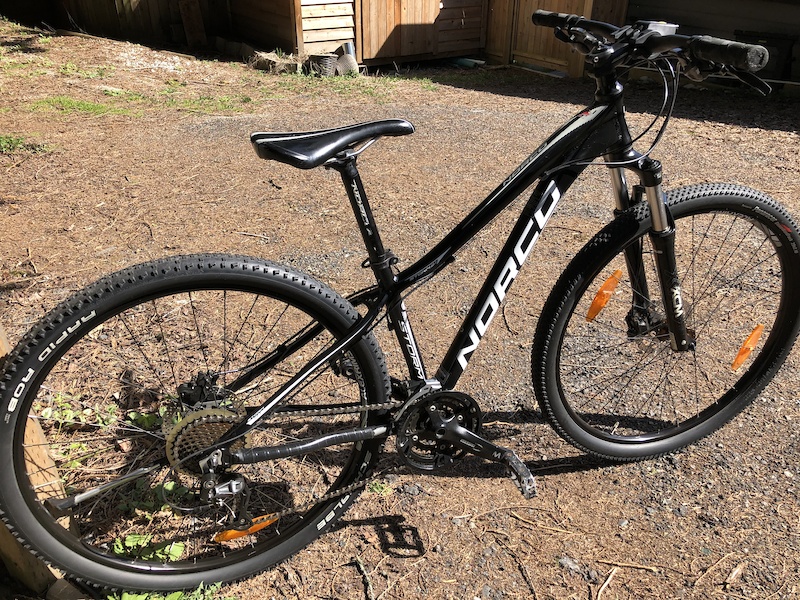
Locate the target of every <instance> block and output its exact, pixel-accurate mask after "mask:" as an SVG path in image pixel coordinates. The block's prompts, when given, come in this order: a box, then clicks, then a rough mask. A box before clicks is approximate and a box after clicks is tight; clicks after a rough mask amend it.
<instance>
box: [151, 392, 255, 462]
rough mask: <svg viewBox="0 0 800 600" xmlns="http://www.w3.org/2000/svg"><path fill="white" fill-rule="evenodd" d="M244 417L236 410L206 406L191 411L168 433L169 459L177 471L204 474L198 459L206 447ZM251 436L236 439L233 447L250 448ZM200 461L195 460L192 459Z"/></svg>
mask: <svg viewBox="0 0 800 600" xmlns="http://www.w3.org/2000/svg"><path fill="white" fill-rule="evenodd" d="M240 420H241V417H240V416H239V415H237V414H236V413H235V412H233V411H230V410H224V409H221V408H207V409H205V410H199V411H196V412H194V413H190V414H189V415H187V416H186V417H185V418H184V419H182V420H181V421H179V422H178V423H177V424H176V425H175V426H174V427H173V428H172V430H171V431H170V432H169V435H167V440H166V441H167V460H169V463H170V464H171V465H172V466H173V467H175V468H177V469H178V470H180V471H182V472H184V473H187V474H192V475H199V474H200V473H201V471H200V466H199V464H198V462H197V460H199V459H200V458H201V455H202V453H203V450H205V449H206V448H208V447H209V446H211V445H212V444H213V443H214V442H216V441H217V440H218V439H219V438H220V437H222V436H223V435H224V434H225V432H227V431H228V430H229V429H230V428H231V427H233V426H234V425H236V424H237V423H239V421H240ZM249 446H250V436H249V435H246V436H244V438H242V439H240V440H237V441H235V442H234V443H233V444H232V445H231V448H234V449H238V448H247V447H249ZM195 457H196V458H197V460H192V459H193V458H195Z"/></svg>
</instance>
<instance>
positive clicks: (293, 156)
mask: <svg viewBox="0 0 800 600" xmlns="http://www.w3.org/2000/svg"><path fill="white" fill-rule="evenodd" d="M410 133H414V126H413V125H412V124H411V123H409V122H408V121H406V120H404V119H384V120H380V121H372V122H369V123H358V124H356V125H348V126H346V127H337V128H335V129H323V130H319V131H308V132H304V133H285V132H256V133H253V134H252V135H251V136H250V142H251V143H252V144H253V147H254V148H255V151H256V154H258V156H259V157H260V158H263V159H265V160H277V161H278V162H282V163H286V164H288V165H291V166H293V167H297V168H298V169H313V168H314V167H318V166H320V165H322V164H324V163H326V162H327V161H329V160H330V159H332V158H334V157H335V156H336V155H338V154H339V153H341V152H344V151H345V150H348V149H352V148H353V147H354V146H357V145H358V144H361V143H363V142H366V141H369V140H373V139H376V138H379V137H382V136H399V135H408V134H410Z"/></svg>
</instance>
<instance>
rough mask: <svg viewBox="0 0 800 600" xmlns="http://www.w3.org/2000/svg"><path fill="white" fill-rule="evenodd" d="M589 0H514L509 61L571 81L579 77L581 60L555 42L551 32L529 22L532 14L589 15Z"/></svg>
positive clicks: (575, 53) (591, 0)
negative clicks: (557, 73) (561, 73)
mask: <svg viewBox="0 0 800 600" xmlns="http://www.w3.org/2000/svg"><path fill="white" fill-rule="evenodd" d="M592 3H593V0H516V15H517V19H516V23H515V28H514V35H513V38H512V40H513V41H512V47H511V59H512V61H514V62H517V63H521V64H534V65H540V66H543V67H546V68H550V69H555V70H557V71H565V72H566V73H568V74H569V75H571V76H573V77H577V76H580V75H581V74H582V73H583V56H581V55H580V54H578V53H577V52H575V51H573V50H572V49H571V48H570V47H569V45H568V44H565V43H564V42H561V41H559V40H557V39H556V38H555V36H554V35H553V33H552V31H547V30H545V29H544V28H542V27H537V26H535V25H534V24H533V22H532V21H531V15H533V13H534V12H535V11H536V10H539V9H542V10H551V11H554V12H560V13H567V14H575V15H591V14H592Z"/></svg>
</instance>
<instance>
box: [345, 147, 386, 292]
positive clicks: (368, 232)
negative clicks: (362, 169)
mask: <svg viewBox="0 0 800 600" xmlns="http://www.w3.org/2000/svg"><path fill="white" fill-rule="evenodd" d="M333 168H335V169H336V170H337V171H339V173H340V174H341V176H342V183H343V184H344V187H345V189H346V190H347V197H348V198H349V199H350V205H351V206H352V208H353V214H354V215H355V217H356V222H357V223H358V229H359V231H360V232H361V237H362V239H363V240H364V245H365V246H366V249H367V255H368V257H369V258H368V261H369V266H370V267H371V268H372V271H373V273H375V277H376V279H377V280H378V283H379V284H380V285H381V286H382V287H383V288H384V289H389V288H390V287H391V286H392V285H393V284H394V272H393V271H392V260H391V258H392V255H391V253H389V252H387V251H386V249H385V248H384V247H383V241H382V240H381V236H380V233H379V232H378V225H377V223H375V217H374V216H373V214H372V208H371V207H370V205H369V201H368V200H367V193H366V191H365V190H364V184H363V182H362V181H361V176H360V175H359V174H358V169H357V168H356V157H355V156H352V157H348V158H346V159H343V160H342V162H340V163H339V164H336V165H334V166H333Z"/></svg>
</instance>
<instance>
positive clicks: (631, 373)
mask: <svg viewBox="0 0 800 600" xmlns="http://www.w3.org/2000/svg"><path fill="white" fill-rule="evenodd" d="M667 204H668V206H669V209H670V212H671V213H672V215H673V217H674V219H675V229H676V238H675V244H676V246H675V248H676V250H675V254H676V259H677V261H678V273H679V275H680V276H681V278H682V279H681V289H682V293H683V306H684V310H685V314H686V319H687V328H688V329H689V331H690V333H691V334H692V335H693V336H694V337H695V339H696V346H695V348H694V349H693V350H692V351H689V352H673V351H672V350H670V346H669V341H668V335H666V330H665V329H664V328H663V327H661V328H660V329H659V328H658V327H657V326H656V322H655V319H654V322H653V323H652V324H649V325H647V327H646V329H649V331H647V332H644V333H641V332H643V331H644V330H643V329H641V328H640V329H636V328H634V327H633V326H632V325H631V324H630V323H628V322H626V318H627V317H628V314H629V311H631V307H632V304H633V300H634V299H636V294H635V293H634V292H633V291H632V290H633V288H632V287H631V281H630V279H631V277H630V274H629V273H628V269H627V266H626V262H625V257H624V250H625V249H626V248H628V247H631V246H632V245H633V244H638V243H639V242H640V241H641V242H642V248H643V250H642V256H643V258H644V261H643V262H644V265H643V266H644V269H645V273H646V279H647V281H648V288H649V290H650V301H651V302H652V303H653V308H654V309H655V311H656V313H655V314H656V315H657V314H659V313H660V314H661V315H663V314H664V312H663V310H661V309H660V308H659V307H660V306H663V303H662V301H661V294H660V291H659V290H660V288H659V284H658V280H657V278H656V274H655V270H654V262H653V260H652V251H651V250H650V249H649V239H648V230H649V228H650V224H651V220H650V213H649V209H648V207H647V205H646V203H644V202H642V203H640V204H638V205H636V206H634V207H632V208H631V209H629V210H628V211H626V212H625V213H623V214H622V215H620V216H619V217H618V218H616V219H615V220H614V221H612V222H611V223H609V224H608V225H607V226H606V227H605V228H604V229H603V230H601V231H600V232H599V233H598V234H596V235H595V236H594V237H593V238H592V239H591V240H590V241H589V242H588V244H587V245H586V246H585V247H584V248H583V249H582V250H581V251H580V252H579V253H578V254H577V255H576V256H575V258H574V259H573V260H572V261H571V263H570V264H569V265H568V267H567V268H566V269H565V271H564V273H563V274H562V276H561V277H560V279H559V281H558V283H557V284H556V286H555V287H554V288H553V290H552V292H551V294H550V295H549V297H548V300H547V302H546V303H545V306H544V308H543V310H542V314H541V317H540V319H539V323H538V325H537V330H536V338H535V342H534V346H533V351H532V373H533V382H534V388H535V392H536V397H537V400H538V402H539V405H540V407H541V409H542V412H543V414H544V416H545V417H546V418H547V420H548V421H549V423H550V424H551V425H552V426H553V427H554V428H555V430H556V431H557V432H558V433H559V434H560V435H561V436H562V437H563V438H564V439H566V440H567V441H568V442H570V443H571V444H573V445H575V446H576V447H578V448H579V449H581V450H583V451H584V452H587V453H589V454H591V455H594V456H596V457H599V458H602V459H606V460H613V461H623V462H624V461H634V460H642V459H646V458H653V457H656V456H660V455H663V454H666V453H669V452H673V451H675V450H677V449H679V448H682V447H684V446H686V445H688V444H691V443H693V442H695V441H697V440H698V439H700V438H702V437H705V436H707V435H709V434H710V433H712V432H714V431H716V430H717V429H718V428H720V427H721V426H722V425H724V424H725V423H727V422H728V421H729V420H730V419H732V418H733V417H734V416H735V415H737V414H738V413H739V412H741V411H742V410H743V409H744V408H745V407H746V406H748V405H749V404H750V403H751V402H752V401H753V400H754V399H755V397H756V396H757V395H758V394H759V393H760V392H761V391H762V390H763V388H764V387H765V386H766V385H767V384H768V383H769V381H770V380H771V379H772V377H773V376H774V374H775V372H776V371H777V370H778V368H779V367H780V366H781V364H782V363H783V362H784V360H785V359H786V357H787V355H788V353H789V351H790V350H791V348H792V345H793V343H794V341H795V338H796V337H797V333H798V325H799V324H800V319H799V318H798V316H799V315H798V312H799V311H800V257H799V256H798V248H800V236H798V231H797V226H796V225H795V223H794V222H793V220H792V219H791V217H790V216H789V214H788V213H787V212H786V211H785V209H783V208H782V207H781V206H780V205H779V204H778V203H776V202H775V201H774V200H773V199H771V198H769V197H768V196H766V195H764V194H762V193H760V192H757V191H755V190H751V189H748V188H744V187H741V186H735V185H728V184H702V185H696V186H689V187H685V188H681V189H678V190H676V191H674V192H672V193H670V194H668V199H667ZM606 282H608V283H606ZM615 282H616V283H615ZM604 284H605V290H606V291H605V292H604V293H603V292H601V291H600V290H601V289H602V288H604ZM603 294H605V295H604V298H607V299H608V300H607V304H605V307H604V308H603V307H602V306H603V300H597V301H596V300H595V299H596V298H599V297H600V296H603ZM638 300H640V302H639V303H640V304H642V303H643V299H641V298H640V299H638ZM592 303H594V308H593V309H592V310H593V311H595V312H597V311H598V309H599V314H597V315H596V316H594V315H592V314H590V313H589V310H590V309H591V308H592ZM590 317H593V318H590ZM662 322H663V317H662ZM760 326H763V331H762V332H761V333H759V331H758V330H759V329H760ZM640 327H641V326H640ZM747 345H749V346H754V348H753V349H751V350H749V351H748V350H747V349H746V348H745V346H747ZM740 351H741V353H742V354H743V355H745V356H744V357H743V364H741V365H739V366H737V368H736V369H735V370H734V368H733V367H734V364H735V362H736V359H737V356H739V352H740Z"/></svg>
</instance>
